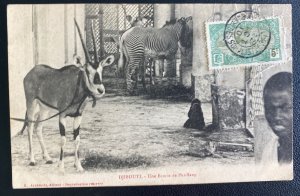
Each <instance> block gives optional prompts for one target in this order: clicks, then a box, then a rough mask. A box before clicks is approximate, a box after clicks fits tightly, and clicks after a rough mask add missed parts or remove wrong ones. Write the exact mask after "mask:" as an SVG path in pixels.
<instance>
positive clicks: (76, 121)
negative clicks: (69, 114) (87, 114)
mask: <svg viewBox="0 0 300 196" xmlns="http://www.w3.org/2000/svg"><path fill="white" fill-rule="evenodd" d="M81 119H82V116H77V117H75V118H74V124H73V131H74V141H75V163H74V166H75V167H76V169H77V171H79V172H81V171H83V170H84V169H83V168H82V166H81V163H80V160H79V152H78V149H79V144H80V135H79V130H80V123H81Z"/></svg>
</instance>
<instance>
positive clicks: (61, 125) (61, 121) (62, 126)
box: [59, 116, 67, 173]
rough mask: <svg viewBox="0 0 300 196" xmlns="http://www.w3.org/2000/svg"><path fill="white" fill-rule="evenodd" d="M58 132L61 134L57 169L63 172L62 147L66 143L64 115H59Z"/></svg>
mask: <svg viewBox="0 0 300 196" xmlns="http://www.w3.org/2000/svg"><path fill="white" fill-rule="evenodd" d="M59 132H60V136H61V143H60V158H59V171H60V172H62V173H65V164H64V148H65V145H66V141H67V140H66V117H65V116H59Z"/></svg>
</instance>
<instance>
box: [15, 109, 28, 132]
mask: <svg viewBox="0 0 300 196" xmlns="http://www.w3.org/2000/svg"><path fill="white" fill-rule="evenodd" d="M27 126H28V117H27V112H26V113H25V120H24V125H23V127H22V129H21V131H19V132H18V134H17V135H23V132H24V130H25V128H26V127H27Z"/></svg>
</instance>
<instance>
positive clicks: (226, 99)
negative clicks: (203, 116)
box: [211, 85, 245, 130]
mask: <svg viewBox="0 0 300 196" xmlns="http://www.w3.org/2000/svg"><path fill="white" fill-rule="evenodd" d="M211 94H212V98H213V99H212V113H213V124H214V125H215V126H216V127H218V128H219V130H226V129H242V128H245V91H244V90H239V89H236V88H229V87H223V86H216V85H211Z"/></svg>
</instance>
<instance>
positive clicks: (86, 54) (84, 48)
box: [74, 18, 91, 63]
mask: <svg viewBox="0 0 300 196" xmlns="http://www.w3.org/2000/svg"><path fill="white" fill-rule="evenodd" d="M74 22H75V26H76V28H77V31H78V34H79V37H80V41H81V44H82V47H83V51H84V55H85V58H86V61H87V62H88V63H91V61H90V57H89V53H88V51H87V48H86V45H85V44H84V42H83V38H82V34H81V31H80V28H79V26H78V24H77V21H76V19H75V18H74Z"/></svg>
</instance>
